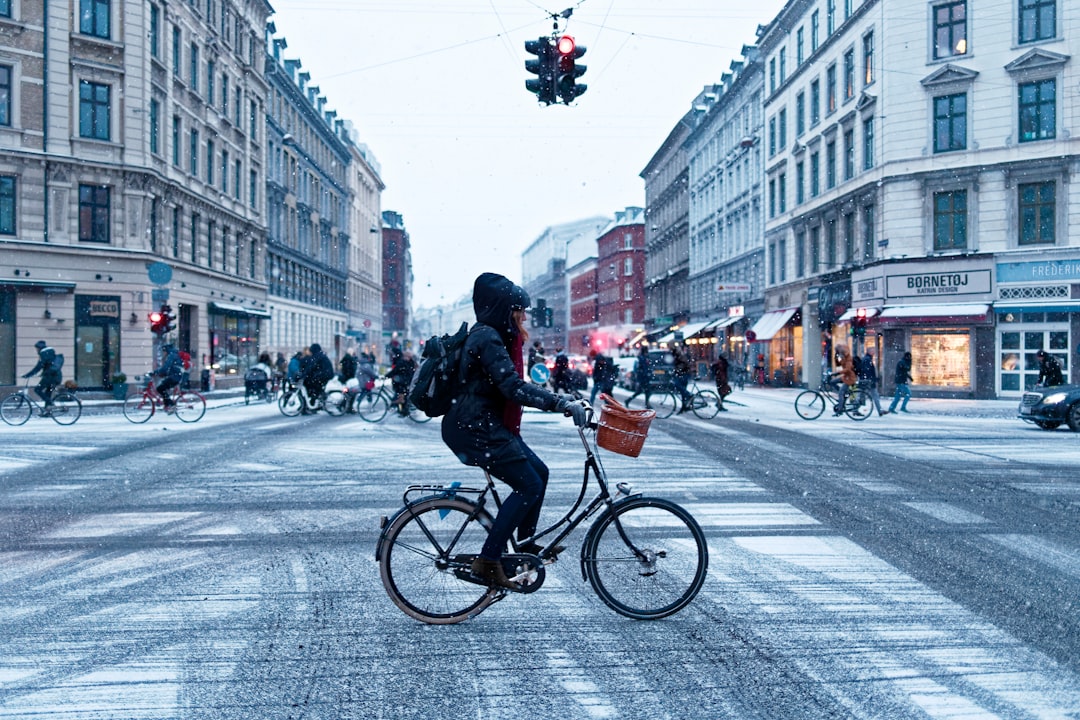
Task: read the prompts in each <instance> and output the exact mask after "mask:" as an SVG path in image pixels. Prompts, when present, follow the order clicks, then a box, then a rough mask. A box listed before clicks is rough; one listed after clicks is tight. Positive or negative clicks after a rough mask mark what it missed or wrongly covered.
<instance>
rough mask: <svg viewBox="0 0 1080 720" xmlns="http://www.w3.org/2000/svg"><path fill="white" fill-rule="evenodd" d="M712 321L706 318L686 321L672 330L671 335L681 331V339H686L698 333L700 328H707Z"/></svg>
mask: <svg viewBox="0 0 1080 720" xmlns="http://www.w3.org/2000/svg"><path fill="white" fill-rule="evenodd" d="M713 322H714V321H712V320H706V321H705V322H695V323H686V324H685V325H683V326H682V327H681V328H679V329H678V330H676V331H675V332H673V333H672V335H676V334H678V333H682V336H683V340H687V339H689V338H692V337H694V336H695V335H697V334H698V333H700V332H701V331H702V330H704V329H705V328H707V327H708V326H709V325H711V324H712V323H713Z"/></svg>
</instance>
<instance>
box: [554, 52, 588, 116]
mask: <svg viewBox="0 0 1080 720" xmlns="http://www.w3.org/2000/svg"><path fill="white" fill-rule="evenodd" d="M555 51H556V62H555V65H556V67H555V90H556V92H557V93H558V94H559V99H560V100H562V101H563V103H564V104H566V105H569V104H570V103H572V102H573V101H574V98H576V97H578V96H579V95H583V94H584V93H585V91H586V90H587V89H588V85H584V84H582V85H579V84H578V83H577V79H578V78H579V77H581V76H582V75H584V74H585V70H586V69H587V68H586V67H585V66H584V65H578V64H577V63H576V61H577V59H578V58H579V57H581V56H582V55H584V54H585V46H584V45H578V44H577V43H576V42H574V38H572V37H570V36H569V35H563V36H562V37H561V38H559V40H558V42H557V43H555Z"/></svg>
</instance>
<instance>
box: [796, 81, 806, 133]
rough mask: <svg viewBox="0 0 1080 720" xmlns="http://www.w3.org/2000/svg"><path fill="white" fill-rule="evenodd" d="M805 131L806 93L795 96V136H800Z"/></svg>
mask: <svg viewBox="0 0 1080 720" xmlns="http://www.w3.org/2000/svg"><path fill="white" fill-rule="evenodd" d="M805 132H806V93H804V92H801V93H799V94H798V95H796V96H795V137H802V135H803V133H805Z"/></svg>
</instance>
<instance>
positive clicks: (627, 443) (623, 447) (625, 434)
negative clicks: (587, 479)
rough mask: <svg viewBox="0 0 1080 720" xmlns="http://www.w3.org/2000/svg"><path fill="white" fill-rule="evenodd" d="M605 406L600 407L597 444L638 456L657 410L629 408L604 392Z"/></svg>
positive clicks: (602, 396) (631, 455)
mask: <svg viewBox="0 0 1080 720" xmlns="http://www.w3.org/2000/svg"><path fill="white" fill-rule="evenodd" d="M600 399H601V400H603V401H604V406H603V407H601V408H600V423H599V425H600V427H599V429H598V430H597V431H596V444H597V445H599V446H600V447H602V448H604V449H605V450H610V451H611V452H613V453H619V454H620V455H629V456H630V457H637V456H638V455H640V454H641V448H643V447H644V446H645V438H646V437H647V436H648V434H649V425H650V424H651V423H652V421H653V418H654V417H656V412H655V411H653V410H629V409H627V407H626V406H625V405H623V404H622V403H620V402H619V401H618V400H616V399H615V398H613V397H611V396H610V395H606V394H602V395H601V396H600Z"/></svg>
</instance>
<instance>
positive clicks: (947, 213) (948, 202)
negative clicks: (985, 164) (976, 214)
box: [934, 190, 967, 250]
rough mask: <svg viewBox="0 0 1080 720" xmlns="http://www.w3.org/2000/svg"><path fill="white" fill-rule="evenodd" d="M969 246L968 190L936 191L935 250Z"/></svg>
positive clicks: (959, 248) (957, 248)
mask: <svg viewBox="0 0 1080 720" xmlns="http://www.w3.org/2000/svg"><path fill="white" fill-rule="evenodd" d="M966 248H967V191H966V190H950V191H947V192H938V193H934V250H964V249H966Z"/></svg>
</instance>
